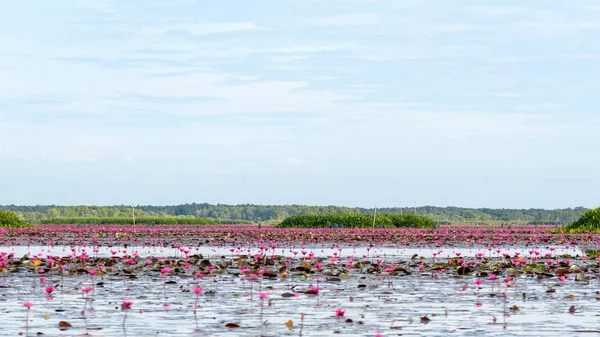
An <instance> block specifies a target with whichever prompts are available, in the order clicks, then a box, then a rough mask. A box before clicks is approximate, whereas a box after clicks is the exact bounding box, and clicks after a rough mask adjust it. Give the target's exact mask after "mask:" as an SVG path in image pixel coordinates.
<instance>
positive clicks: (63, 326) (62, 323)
mask: <svg viewBox="0 0 600 337" xmlns="http://www.w3.org/2000/svg"><path fill="white" fill-rule="evenodd" d="M70 327H71V323H69V322H65V321H60V322H58V328H59V329H61V330H65V329H68V328H70Z"/></svg>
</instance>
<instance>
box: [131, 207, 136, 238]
mask: <svg viewBox="0 0 600 337" xmlns="http://www.w3.org/2000/svg"><path fill="white" fill-rule="evenodd" d="M131 217H132V218H133V232H134V233H137V230H136V229H135V208H134V207H133V203H132V204H131Z"/></svg>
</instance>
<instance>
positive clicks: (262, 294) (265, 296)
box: [258, 293, 269, 299]
mask: <svg viewBox="0 0 600 337" xmlns="http://www.w3.org/2000/svg"><path fill="white" fill-rule="evenodd" d="M258 297H259V298H260V299H265V298H267V297H269V294H267V293H258Z"/></svg>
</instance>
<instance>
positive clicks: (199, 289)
mask: <svg viewBox="0 0 600 337" xmlns="http://www.w3.org/2000/svg"><path fill="white" fill-rule="evenodd" d="M193 291H194V294H201V293H203V292H204V289H202V288H200V287H196V288H194V290H193Z"/></svg>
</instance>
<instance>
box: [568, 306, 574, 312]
mask: <svg viewBox="0 0 600 337" xmlns="http://www.w3.org/2000/svg"><path fill="white" fill-rule="evenodd" d="M569 312H570V313H574V312H575V306H574V305H572V306H571V307H570V308H569Z"/></svg>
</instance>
